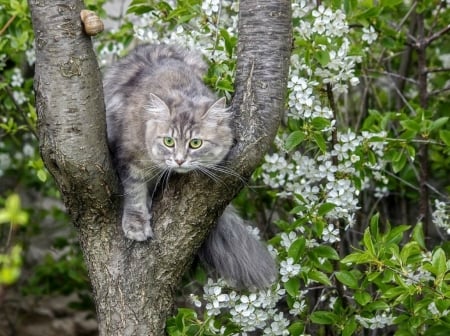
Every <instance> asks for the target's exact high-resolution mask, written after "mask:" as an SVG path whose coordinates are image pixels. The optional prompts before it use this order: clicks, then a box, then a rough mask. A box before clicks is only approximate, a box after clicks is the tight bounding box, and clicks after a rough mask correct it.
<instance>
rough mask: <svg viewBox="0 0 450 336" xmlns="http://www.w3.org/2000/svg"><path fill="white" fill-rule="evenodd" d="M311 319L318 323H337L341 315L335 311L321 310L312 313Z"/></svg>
mask: <svg viewBox="0 0 450 336" xmlns="http://www.w3.org/2000/svg"><path fill="white" fill-rule="evenodd" d="M311 321H313V322H314V323H317V324H335V323H337V322H338V321H339V317H338V316H337V315H336V314H335V313H333V312H328V311H321V310H319V311H315V312H313V313H312V314H311Z"/></svg>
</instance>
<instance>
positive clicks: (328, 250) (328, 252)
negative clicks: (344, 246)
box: [311, 245, 340, 260]
mask: <svg viewBox="0 0 450 336" xmlns="http://www.w3.org/2000/svg"><path fill="white" fill-rule="evenodd" d="M311 253H313V254H314V256H315V257H316V258H327V259H331V260H339V259H340V258H339V254H338V253H337V252H336V250H335V249H334V248H333V247H331V246H329V245H319V246H316V247H314V248H313V249H312V250H311Z"/></svg>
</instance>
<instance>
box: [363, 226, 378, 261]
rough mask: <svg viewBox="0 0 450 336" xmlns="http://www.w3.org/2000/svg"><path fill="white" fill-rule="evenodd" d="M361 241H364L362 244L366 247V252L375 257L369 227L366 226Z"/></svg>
mask: <svg viewBox="0 0 450 336" xmlns="http://www.w3.org/2000/svg"><path fill="white" fill-rule="evenodd" d="M363 242H364V246H365V247H366V249H367V252H369V254H370V255H372V256H374V257H375V256H376V253H375V247H374V245H373V241H372V235H371V234H370V231H369V228H367V229H366V230H365V231H364V236H363Z"/></svg>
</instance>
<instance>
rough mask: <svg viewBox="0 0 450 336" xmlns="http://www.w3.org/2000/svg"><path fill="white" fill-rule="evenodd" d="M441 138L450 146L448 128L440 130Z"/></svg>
mask: <svg viewBox="0 0 450 336" xmlns="http://www.w3.org/2000/svg"><path fill="white" fill-rule="evenodd" d="M439 138H441V140H442V141H443V142H444V143H445V144H446V145H447V146H450V131H447V130H440V131H439Z"/></svg>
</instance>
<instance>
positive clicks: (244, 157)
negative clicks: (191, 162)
mask: <svg viewBox="0 0 450 336" xmlns="http://www.w3.org/2000/svg"><path fill="white" fill-rule="evenodd" d="M29 6H30V9H31V14H32V22H33V29H34V31H35V36H36V74H35V84H34V87H35V92H36V108H37V113H38V133H39V142H40V151H41V155H42V158H43V160H44V162H45V165H46V166H47V168H48V170H49V171H50V173H51V174H52V175H53V177H54V178H55V180H56V183H57V185H58V186H59V188H60V190H61V194H62V197H63V200H64V202H65V205H66V207H67V210H68V212H69V214H70V215H71V218H72V220H73V223H74V225H75V226H76V228H77V229H78V233H79V240H80V242H81V247H82V250H83V254H84V258H85V261H86V264H87V268H88V272H89V277H90V280H91V282H92V287H93V295H94V300H95V303H96V309H97V318H98V322H99V329H100V335H108V336H109V335H121V336H124V335H133V336H136V335H163V334H164V326H165V321H166V318H167V317H168V316H170V314H171V313H172V307H173V299H174V293H175V290H176V288H177V286H178V285H179V282H180V279H181V277H182V275H183V274H184V272H185V271H186V270H187V269H188V268H189V266H190V264H191V262H192V259H193V257H194V256H195V254H196V252H197V249H198V248H199V247H200V246H201V244H202V242H203V240H204V239H205V237H206V236H207V234H208V232H209V230H210V229H211V228H212V226H213V225H214V222H215V220H216V219H217V217H218V216H219V215H220V213H221V212H222V211H223V209H224V208H225V207H226V205H227V204H228V203H229V202H230V200H231V199H232V198H233V197H234V196H235V195H236V193H237V192H238V191H239V190H240V188H241V187H242V182H241V180H240V179H239V178H237V177H235V176H231V175H224V176H222V180H223V183H217V184H213V183H212V181H211V180H208V179H206V178H205V177H204V176H200V174H188V175H184V176H180V177H174V178H172V179H171V180H170V182H169V185H168V188H167V189H166V190H164V192H163V193H162V194H161V195H159V197H158V199H157V200H155V201H154V203H153V227H154V232H155V235H156V238H155V239H153V240H151V241H147V242H142V243H140V242H135V241H130V240H127V239H126V238H124V236H123V234H122V232H121V228H120V218H121V198H120V196H119V185H118V179H117V177H116V174H115V171H114V169H113V166H112V163H111V159H110V156H109V152H108V148H107V143H106V127H105V113H104V103H103V94H102V85H101V75H100V71H99V68H98V64H97V62H96V59H95V55H94V53H93V50H92V44H91V41H90V38H89V37H87V36H86V35H84V33H83V32H82V26H81V22H80V19H79V13H80V10H81V9H83V1H79V0H68V1H58V2H53V1H44V0H29ZM290 6H291V2H290V1H289V0H280V1H270V0H246V1H241V3H240V18H239V20H240V24H239V42H238V66H237V76H236V95H235V97H234V99H233V102H232V109H233V112H234V115H235V130H236V145H235V146H234V147H233V149H232V151H231V153H230V156H229V158H228V162H229V163H228V164H229V168H230V169H233V170H234V171H235V172H236V173H238V174H239V175H240V176H242V177H243V178H248V177H249V176H250V175H251V173H252V172H253V170H254V169H255V168H256V166H257V165H258V163H259V162H260V161H261V159H262V157H263V155H264V154H265V152H266V151H267V150H268V148H269V146H270V144H271V142H272V141H273V138H274V136H275V134H276V131H277V128H278V124H279V121H280V119H281V115H282V112H283V108H284V98H285V93H286V82H287V75H288V67H289V55H290V46H291V9H290Z"/></svg>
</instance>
